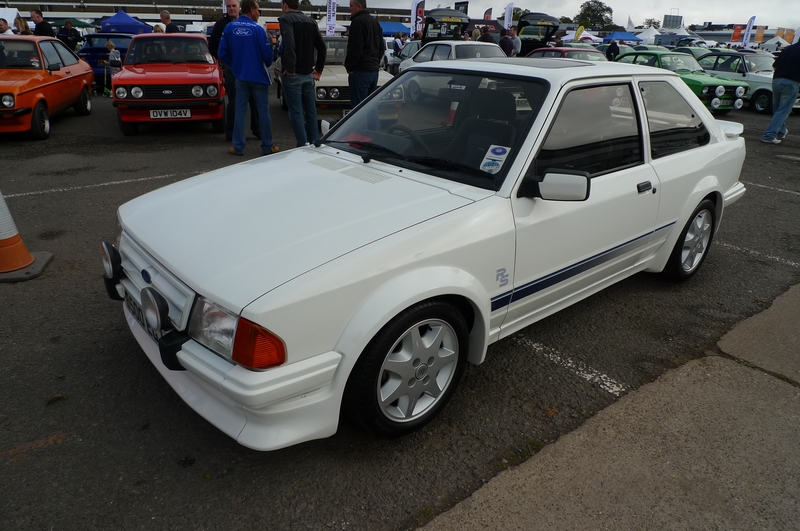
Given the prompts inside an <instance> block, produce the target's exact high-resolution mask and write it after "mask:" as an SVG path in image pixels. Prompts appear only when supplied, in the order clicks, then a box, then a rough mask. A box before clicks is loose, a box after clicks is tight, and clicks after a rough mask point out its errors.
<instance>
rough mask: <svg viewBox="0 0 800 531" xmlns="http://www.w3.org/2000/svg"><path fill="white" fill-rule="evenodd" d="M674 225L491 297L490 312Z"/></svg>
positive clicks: (589, 266) (577, 273)
mask: <svg viewBox="0 0 800 531" xmlns="http://www.w3.org/2000/svg"><path fill="white" fill-rule="evenodd" d="M674 224H675V223H674V222H673V223H668V224H667V225H664V226H663V227H660V228H658V229H656V230H654V231H652V232H648V233H647V234H644V235H642V236H639V237H638V238H634V239H632V240H631V241H628V242H625V243H622V244H620V245H617V246H616V247H614V248H612V249H609V250H607V251H603V252H602V253H600V254H597V255H595V256H592V257H589V258H587V259H585V260H581V261H580V262H578V263H576V264H572V265H570V266H567V267H565V268H563V269H560V270H558V271H556V272H554V273H550V274H549V275H545V276H543V277H542V278H537V279H536V280H534V281H532V282H528V283H527V284H525V285H523V286H520V287H518V288H516V289H514V290H512V291H508V292H506V293H503V294H502V295H498V296H497V297H493V298H492V311H495V310H499V309H500V308H503V307H505V306H508V305H509V304H511V303H512V302H517V301H519V300H522V299H524V298H525V297H529V296H531V295H533V294H535V293H538V292H540V291H542V290H544V289H547V288H549V287H551V286H555V285H556V284H558V283H560V282H564V281H565V280H568V279H570V278H572V277H574V276H576V275H579V274H580V273H583V272H584V271H588V270H590V269H592V268H595V267H597V266H599V265H601V264H604V263H605V262H608V261H609V260H611V259H613V258H616V257H618V256H620V255H623V254H625V253H626V252H629V251H630V250H631V249H632V248H634V247H636V246H638V245H640V244H641V241H642V240H643V239H644V238H647V237H649V236H651V235H653V234H655V233H656V232H658V231H661V230H664V229H666V228H667V227H671V226H672V225H674ZM500 271H501V270H499V269H498V270H497V273H498V280H499V276H500ZM502 271H505V270H502ZM501 286H502V284H501Z"/></svg>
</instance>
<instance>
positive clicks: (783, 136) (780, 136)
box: [775, 129, 789, 140]
mask: <svg viewBox="0 0 800 531" xmlns="http://www.w3.org/2000/svg"><path fill="white" fill-rule="evenodd" d="M788 134H789V130H788V129H787V130H786V132H785V133H783V134H782V135H781V134H777V135H775V138H777V139H778V140H783V139H784V138H786V135H788Z"/></svg>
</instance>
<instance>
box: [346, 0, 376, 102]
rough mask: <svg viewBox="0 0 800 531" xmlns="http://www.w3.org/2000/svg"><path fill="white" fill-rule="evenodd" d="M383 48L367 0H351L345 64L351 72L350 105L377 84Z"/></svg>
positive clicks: (367, 94)
mask: <svg viewBox="0 0 800 531" xmlns="http://www.w3.org/2000/svg"><path fill="white" fill-rule="evenodd" d="M385 52H386V41H384V40H383V30H381V26H380V24H378V22H377V21H376V20H375V19H374V18H372V15H370V12H369V11H368V10H367V0H350V36H349V39H348V40H347V57H345V59H344V67H345V69H346V70H347V73H348V74H350V77H349V84H350V105H352V106H353V107H355V106H356V105H358V104H359V103H361V101H363V100H365V99H367V96H369V95H370V94H371V93H372V92H373V91H374V90H375V89H376V88H378V70H379V69H380V65H381V57H383V54H384V53H385Z"/></svg>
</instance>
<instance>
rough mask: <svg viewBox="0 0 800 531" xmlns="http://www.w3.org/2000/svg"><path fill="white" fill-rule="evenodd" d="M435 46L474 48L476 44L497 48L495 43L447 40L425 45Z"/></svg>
mask: <svg viewBox="0 0 800 531" xmlns="http://www.w3.org/2000/svg"><path fill="white" fill-rule="evenodd" d="M435 44H452V45H453V46H464V45H465V44H471V45H473V46H474V45H476V44H477V45H478V46H497V44H495V43H493V42H483V41H451V40H447V39H442V40H440V41H431V42H428V43H425V46H433V45H435ZM425 46H423V48H424V47H425Z"/></svg>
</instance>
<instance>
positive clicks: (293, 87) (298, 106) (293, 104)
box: [281, 73, 319, 147]
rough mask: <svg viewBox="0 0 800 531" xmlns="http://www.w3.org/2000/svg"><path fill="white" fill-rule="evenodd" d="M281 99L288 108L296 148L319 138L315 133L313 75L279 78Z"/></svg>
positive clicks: (315, 99) (315, 110) (315, 113)
mask: <svg viewBox="0 0 800 531" xmlns="http://www.w3.org/2000/svg"><path fill="white" fill-rule="evenodd" d="M281 82H282V84H283V86H282V87H281V88H282V89H283V97H284V98H285V99H286V105H287V106H288V107H289V121H291V122H292V129H294V137H295V138H296V139H297V147H300V146H304V145H305V144H306V142H313V141H314V140H316V139H317V138H319V133H318V132H317V131H318V129H317V97H316V95H315V93H314V74H313V73H312V74H295V75H293V76H290V75H287V74H284V75H283V76H281Z"/></svg>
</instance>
